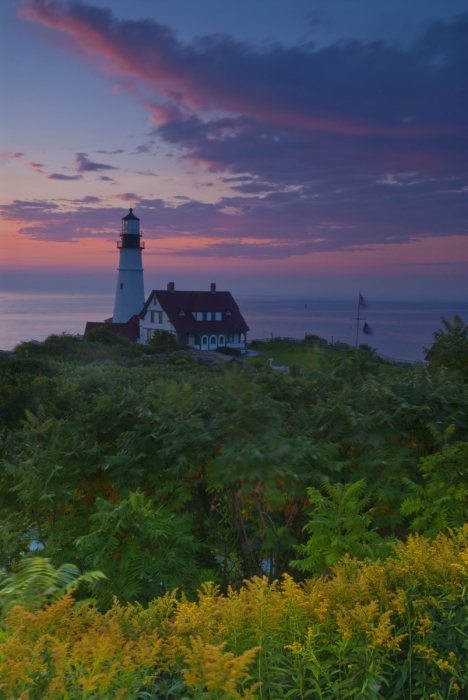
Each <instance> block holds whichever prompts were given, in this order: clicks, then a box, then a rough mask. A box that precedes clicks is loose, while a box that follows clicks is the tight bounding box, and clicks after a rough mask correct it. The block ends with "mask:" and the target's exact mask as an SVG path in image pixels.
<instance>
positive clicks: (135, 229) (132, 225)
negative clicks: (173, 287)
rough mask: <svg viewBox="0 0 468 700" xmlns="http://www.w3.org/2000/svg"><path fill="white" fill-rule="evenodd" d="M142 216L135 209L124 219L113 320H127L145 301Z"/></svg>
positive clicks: (118, 246)
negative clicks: (138, 215) (136, 213)
mask: <svg viewBox="0 0 468 700" xmlns="http://www.w3.org/2000/svg"><path fill="white" fill-rule="evenodd" d="M144 247H145V244H144V243H143V241H142V240H141V233H140V219H139V218H138V217H137V216H135V214H134V213H133V209H130V212H129V213H128V214H127V216H124V218H123V219H122V232H121V234H120V241H119V242H118V243H117V248H119V249H120V260H119V276H118V277H117V289H116V292H115V303H114V316H113V318H112V322H113V323H127V321H129V320H130V319H131V317H132V316H134V315H135V314H139V313H140V311H141V310H142V308H143V306H144V304H145V290H144V288H143V266H142V262H141V251H142V250H143V248H144Z"/></svg>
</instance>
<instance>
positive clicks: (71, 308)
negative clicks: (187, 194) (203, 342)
mask: <svg viewBox="0 0 468 700" xmlns="http://www.w3.org/2000/svg"><path fill="white" fill-rule="evenodd" d="M236 301H237V303H238V304H239V307H240V309H241V312H242V314H243V315H244V318H245V320H246V321H247V324H248V325H249V327H250V333H249V334H248V339H250V340H253V339H266V338H271V337H278V336H291V337H295V338H303V337H304V335H305V334H306V333H314V334H316V335H319V336H321V337H323V338H326V339H327V340H328V341H331V340H332V339H333V342H336V341H340V342H344V343H349V344H351V345H354V343H355V338H356V321H355V320H353V319H354V318H355V317H356V313H357V303H356V301H357V300H350V299H343V300H327V299H312V298H307V297H300V298H281V297H266V296H265V297H253V296H245V297H244V296H236ZM368 302H369V306H368V308H367V309H365V310H361V316H362V319H363V320H362V321H361V324H360V327H361V331H360V336H359V342H368V343H369V344H370V345H372V347H374V348H376V350H377V351H378V352H379V353H381V354H382V355H386V356H388V357H393V358H395V359H401V360H422V359H423V358H424V354H425V353H424V348H425V347H426V348H427V347H429V346H430V345H431V341H432V334H433V332H434V331H435V330H436V329H438V328H441V325H442V324H441V318H442V317H444V318H447V319H449V320H452V319H453V317H454V315H455V314H458V315H459V316H461V317H462V319H463V320H464V321H465V322H468V301H444V302H442V301H441V302H435V301H431V302H429V301H411V302H402V301H372V300H371V299H369V300H368ZM113 303H114V296H113V294H27V293H13V292H12V293H10V292H0V349H1V350H12V349H13V348H14V347H15V345H17V344H18V343H20V342H22V341H25V340H31V339H34V340H44V339H45V338H46V337H47V336H48V335H50V334H51V333H63V332H66V333H83V331H84V327H85V324H86V321H102V320H104V319H105V318H108V317H109V316H111V315H112V309H113ZM364 320H365V321H366V322H367V324H368V325H369V326H370V328H371V329H372V331H373V334H372V335H363V333H362V326H363V324H364Z"/></svg>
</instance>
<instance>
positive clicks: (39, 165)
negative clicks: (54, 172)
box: [25, 160, 45, 174]
mask: <svg viewBox="0 0 468 700" xmlns="http://www.w3.org/2000/svg"><path fill="white" fill-rule="evenodd" d="M25 165H26V166H27V167H28V168H33V170H35V171H36V172H37V173H42V174H44V171H43V170H42V168H44V167H45V164H44V163H35V162H34V161H32V160H30V161H29V162H28V163H25Z"/></svg>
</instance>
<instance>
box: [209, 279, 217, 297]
mask: <svg viewBox="0 0 468 700" xmlns="http://www.w3.org/2000/svg"><path fill="white" fill-rule="evenodd" d="M210 292H211V293H212V294H216V282H212V283H211V284H210Z"/></svg>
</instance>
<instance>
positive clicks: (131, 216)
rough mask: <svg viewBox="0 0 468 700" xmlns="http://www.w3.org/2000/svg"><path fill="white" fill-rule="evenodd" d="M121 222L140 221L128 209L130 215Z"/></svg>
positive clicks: (131, 210)
mask: <svg viewBox="0 0 468 700" xmlns="http://www.w3.org/2000/svg"><path fill="white" fill-rule="evenodd" d="M122 221H140V219H139V218H138V216H135V214H134V213H133V209H130V213H129V214H127V216H124V217H123V218H122Z"/></svg>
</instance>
